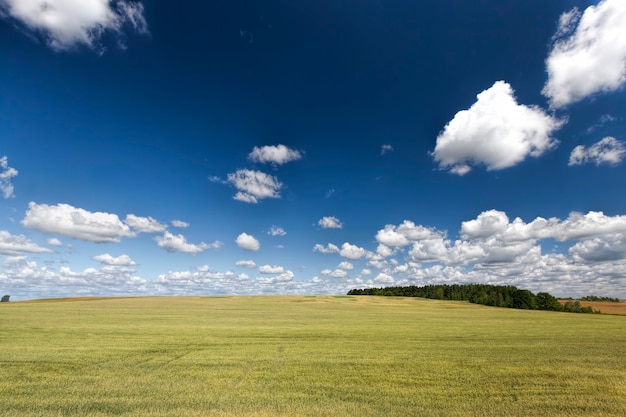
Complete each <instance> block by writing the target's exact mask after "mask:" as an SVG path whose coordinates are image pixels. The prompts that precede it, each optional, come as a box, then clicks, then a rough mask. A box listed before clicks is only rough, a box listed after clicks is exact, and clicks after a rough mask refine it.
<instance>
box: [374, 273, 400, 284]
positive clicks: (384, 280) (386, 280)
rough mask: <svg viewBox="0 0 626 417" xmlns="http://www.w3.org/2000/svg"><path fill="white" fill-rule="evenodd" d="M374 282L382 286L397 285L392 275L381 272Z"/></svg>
mask: <svg viewBox="0 0 626 417" xmlns="http://www.w3.org/2000/svg"><path fill="white" fill-rule="evenodd" d="M374 282H375V283H377V284H380V285H391V284H393V283H395V280H394V279H393V277H392V276H391V275H389V274H385V273H384V272H381V273H379V274H378V275H376V278H374Z"/></svg>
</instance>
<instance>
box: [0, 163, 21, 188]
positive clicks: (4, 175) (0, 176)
mask: <svg viewBox="0 0 626 417" xmlns="http://www.w3.org/2000/svg"><path fill="white" fill-rule="evenodd" d="M17 174H18V172H17V170H16V169H15V168H11V167H10V166H9V159H8V158H7V157H6V156H3V157H1V158H0V191H1V192H2V196H3V197H4V198H11V197H13V196H14V193H13V191H14V188H13V184H12V183H11V179H12V178H14V177H16V176H17Z"/></svg>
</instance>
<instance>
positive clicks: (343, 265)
mask: <svg viewBox="0 0 626 417" xmlns="http://www.w3.org/2000/svg"><path fill="white" fill-rule="evenodd" d="M337 268H339V269H343V270H346V271H351V270H352V269H354V265H352V264H351V263H350V262H347V261H343V262H341V263H340V264H339V265H337Z"/></svg>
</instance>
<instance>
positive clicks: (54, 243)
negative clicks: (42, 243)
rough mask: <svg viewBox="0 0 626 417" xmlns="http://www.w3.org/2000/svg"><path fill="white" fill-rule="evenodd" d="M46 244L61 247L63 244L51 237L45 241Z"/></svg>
mask: <svg viewBox="0 0 626 417" xmlns="http://www.w3.org/2000/svg"><path fill="white" fill-rule="evenodd" d="M46 243H47V244H48V245H50V246H63V242H61V241H60V240H59V239H57V238H56V237H51V238H50V239H47V240H46Z"/></svg>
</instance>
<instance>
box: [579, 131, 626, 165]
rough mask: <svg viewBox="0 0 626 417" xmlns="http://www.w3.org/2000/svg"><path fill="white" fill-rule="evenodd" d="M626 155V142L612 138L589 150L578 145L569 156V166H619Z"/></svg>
mask: <svg viewBox="0 0 626 417" xmlns="http://www.w3.org/2000/svg"><path fill="white" fill-rule="evenodd" d="M625 154H626V146H625V145H624V142H622V141H619V140H617V139H615V138H613V137H611V136H607V137H606V138H604V139H602V140H600V141H599V142H597V143H594V144H593V145H591V146H590V147H589V148H585V147H584V146H583V145H578V146H577V147H575V148H574V150H573V151H572V153H571V154H570V156H569V165H570V166H572V165H582V164H589V163H594V164H596V165H602V164H606V165H617V164H619V163H621V162H622V160H623V159H624V155H625Z"/></svg>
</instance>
